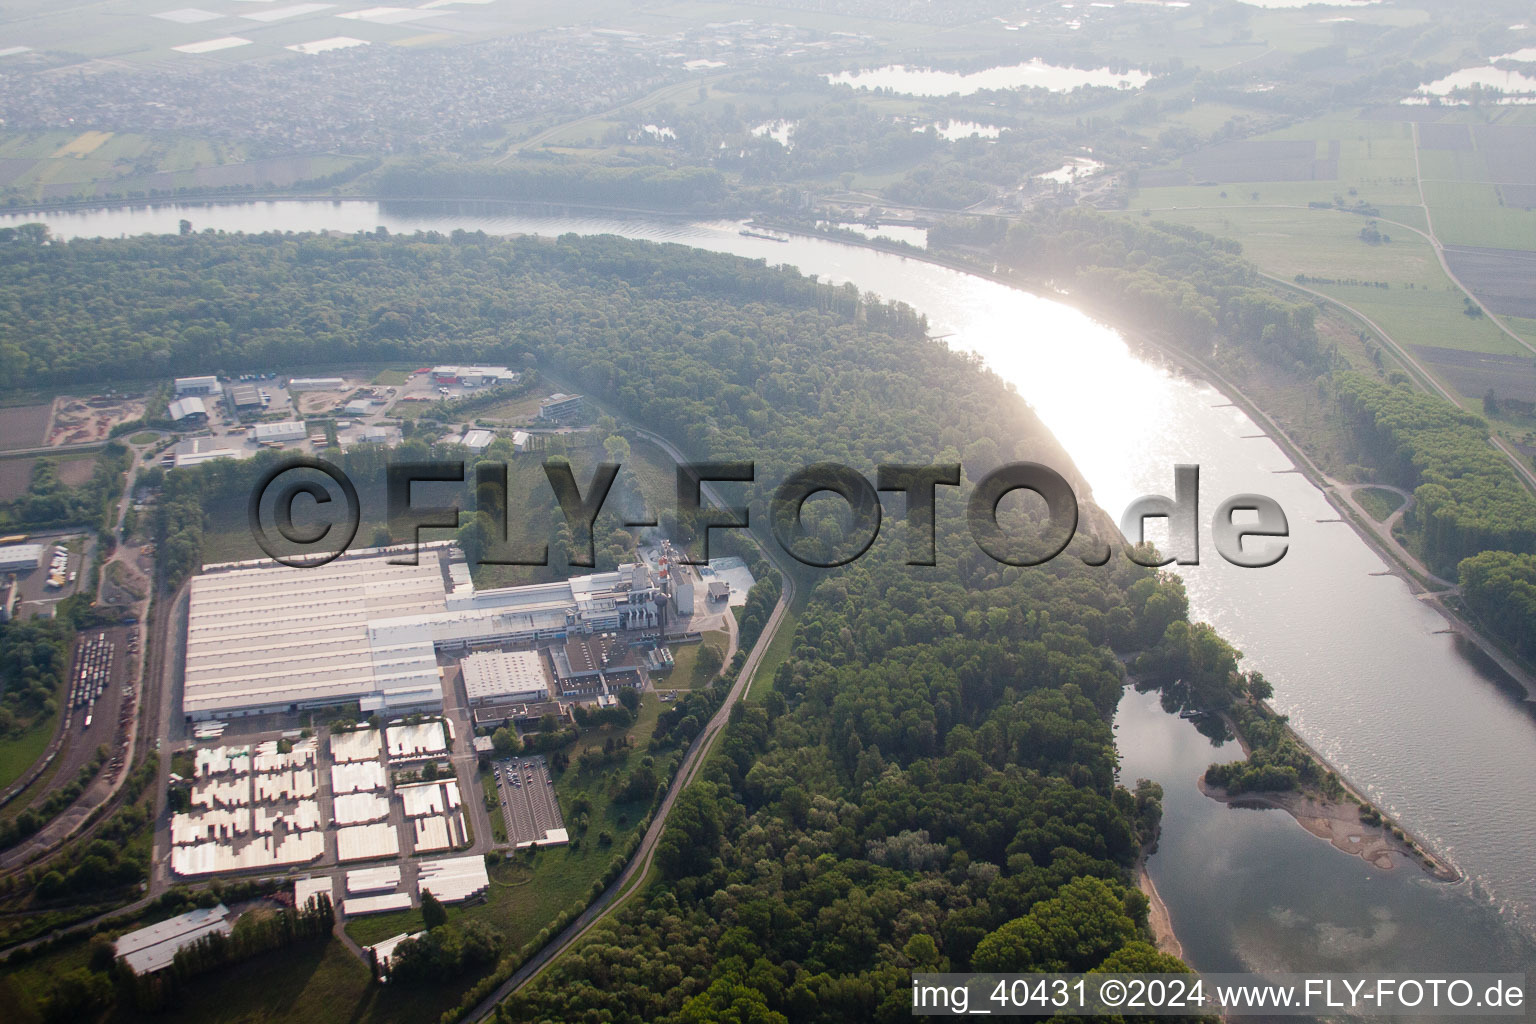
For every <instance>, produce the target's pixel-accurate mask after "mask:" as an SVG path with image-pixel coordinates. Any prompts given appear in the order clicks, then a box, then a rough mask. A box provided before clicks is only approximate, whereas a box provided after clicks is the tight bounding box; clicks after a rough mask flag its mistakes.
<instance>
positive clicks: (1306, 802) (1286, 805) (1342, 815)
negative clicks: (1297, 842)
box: [1196, 701, 1462, 882]
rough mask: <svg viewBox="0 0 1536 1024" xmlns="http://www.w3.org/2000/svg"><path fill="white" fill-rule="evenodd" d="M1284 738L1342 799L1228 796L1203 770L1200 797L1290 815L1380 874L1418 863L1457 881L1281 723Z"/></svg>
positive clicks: (1232, 725)
mask: <svg viewBox="0 0 1536 1024" xmlns="http://www.w3.org/2000/svg"><path fill="white" fill-rule="evenodd" d="M1256 707H1257V708H1258V709H1259V711H1260V712H1261V713H1263V714H1264V715H1265V716H1266V717H1268V718H1271V719H1275V720H1280V719H1281V716H1280V715H1278V714H1276V712H1275V710H1274V709H1273V708H1271V707H1270V706H1269V705H1268V704H1266V703H1264V702H1263V701H1259V702H1257V704H1256ZM1220 717H1221V720H1222V722H1223V723H1224V724H1225V725H1226V727H1227V729H1228V730H1229V731H1230V732H1231V733H1232V735H1233V736H1235V737H1236V738H1237V744H1238V746H1239V748H1241V750H1242V752H1243V757H1244V758H1249V757H1252V756H1253V747H1252V745H1251V744H1250V743H1249V742H1248V738H1247V737H1246V736H1244V735H1243V732H1242V730H1241V729H1240V728H1239V727H1238V724H1237V722H1236V721H1235V720H1234V719H1233V717H1232V716H1231V715H1230V714H1227V713H1225V712H1223V713H1222V714H1221V716H1220ZM1281 728H1282V729H1283V730H1284V733H1285V736H1286V737H1287V738H1288V739H1290V740H1291V741H1292V742H1293V743H1295V744H1296V745H1297V746H1298V747H1300V748H1301V749H1302V750H1303V751H1304V752H1305V753H1306V755H1307V756H1308V757H1309V758H1311V760H1312V761H1313V762H1314V763H1315V764H1316V765H1317V766H1318V767H1319V768H1321V769H1322V770H1323V771H1324V772H1325V773H1326V774H1327V775H1328V776H1330V777H1331V778H1332V779H1333V780H1336V781H1337V782H1338V785H1339V790H1340V792H1341V793H1342V794H1343V797H1342V799H1336V798H1334V797H1331V796H1329V795H1328V794H1327V793H1324V792H1321V791H1320V790H1318V789H1317V788H1316V787H1315V786H1309V787H1306V788H1302V789H1294V790H1283V791H1275V790H1263V791H1259V790H1255V791H1252V792H1247V793H1237V794H1233V793H1228V792H1227V791H1226V790H1225V789H1223V788H1222V787H1220V786H1216V785H1213V784H1211V783H1209V782H1207V781H1206V779H1205V774H1204V773H1203V772H1202V773H1201V775H1200V778H1199V779H1198V781H1197V782H1196V787H1197V788H1198V789H1199V790H1200V792H1201V793H1202V794H1204V795H1205V796H1206V797H1209V798H1210V799H1212V800H1215V801H1217V802H1218V803H1224V804H1227V805H1228V806H1230V807H1246V808H1254V809H1263V808H1273V809H1276V810H1281V811H1284V812H1286V813H1287V814H1289V815H1290V816H1291V817H1292V818H1293V819H1295V821H1296V823H1297V824H1298V825H1300V826H1301V827H1302V828H1304V829H1306V830H1307V831H1308V832H1310V833H1312V834H1313V835H1314V836H1317V837H1318V838H1319V839H1323V840H1325V841H1327V842H1328V843H1329V844H1330V845H1332V846H1333V847H1334V849H1336V850H1339V851H1341V852H1343V853H1348V854H1351V855H1353V856H1357V857H1359V858H1360V859H1361V860H1363V861H1365V862H1366V863H1368V864H1370V865H1372V866H1373V867H1376V868H1378V869H1380V870H1382V871H1391V870H1392V869H1394V868H1395V867H1396V866H1397V863H1398V860H1399V859H1401V860H1405V861H1408V862H1411V863H1414V864H1417V865H1418V866H1419V867H1420V868H1421V869H1422V870H1423V871H1424V873H1425V874H1427V875H1429V876H1430V877H1431V878H1433V879H1435V880H1436V881H1438V882H1459V881H1461V878H1462V874H1461V871H1460V869H1458V868H1457V867H1456V866H1455V865H1454V864H1452V863H1450V862H1449V861H1448V860H1447V859H1445V858H1444V857H1442V856H1440V855H1438V854H1436V853H1435V852H1434V851H1432V850H1431V849H1430V848H1429V847H1428V846H1427V845H1426V844H1425V842H1424V840H1423V839H1422V838H1421V837H1419V836H1416V835H1414V834H1413V833H1412V832H1410V831H1408V830H1407V829H1405V828H1403V827H1402V825H1401V824H1399V823H1398V822H1396V821H1394V820H1392V818H1390V817H1389V816H1388V815H1386V814H1385V813H1383V812H1382V810H1381V809H1380V808H1379V807H1377V806H1376V805H1375V804H1373V803H1372V802H1371V800H1370V798H1369V797H1367V796H1366V795H1365V794H1364V793H1362V792H1360V791H1359V790H1358V789H1356V788H1355V787H1354V786H1353V785H1351V784H1350V782H1349V780H1348V779H1346V778H1344V776H1343V774H1342V773H1340V772H1339V771H1338V770H1337V769H1336V768H1334V767H1333V765H1331V764H1329V763H1328V759H1327V758H1325V757H1324V756H1323V755H1322V754H1320V753H1319V752H1318V751H1317V749H1316V748H1315V747H1313V746H1312V745H1311V744H1310V743H1308V742H1307V741H1306V740H1304V739H1302V738H1301V737H1300V736H1299V735H1297V733H1296V730H1294V729H1292V728H1291V726H1290V723H1289V722H1284V721H1281Z"/></svg>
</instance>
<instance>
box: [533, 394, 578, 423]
mask: <svg viewBox="0 0 1536 1024" xmlns="http://www.w3.org/2000/svg"><path fill="white" fill-rule="evenodd" d="M584 404H585V401H584V399H583V398H582V396H580V395H567V394H565V393H563V392H556V393H555V394H553V395H550V396H549V397H548V398H546V399H544V401H542V402H540V403H539V419H541V420H559V419H564V418H566V417H567V416H574V415H576V414H577V413H579V412H581V409H582V406H583V405H584Z"/></svg>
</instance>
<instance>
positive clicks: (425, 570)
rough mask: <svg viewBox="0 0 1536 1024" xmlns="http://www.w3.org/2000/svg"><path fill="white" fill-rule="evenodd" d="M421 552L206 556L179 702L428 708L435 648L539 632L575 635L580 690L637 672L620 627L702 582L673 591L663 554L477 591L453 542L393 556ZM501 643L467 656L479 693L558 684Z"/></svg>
mask: <svg viewBox="0 0 1536 1024" xmlns="http://www.w3.org/2000/svg"><path fill="white" fill-rule="evenodd" d="M411 552H412V549H410V548H400V547H396V548H370V549H364V550H359V551H354V552H348V553H346V554H343V555H342V556H340V557H338V558H336V559H335V560H334V561H332V562H329V563H328V564H326V565H324V566H320V567H316V568H293V567H289V566H280V565H274V564H273V563H272V562H270V561H267V560H258V561H250V562H233V563H223V564H219V565H209V566H205V567H204V569H203V572H202V573H201V574H200V575H198V576H195V577H194V578H193V579H192V582H191V588H190V597H189V605H188V615H187V645H186V675H185V686H184V690H183V698H182V711H183V713H184V714H185V715H186V716H187V718H188V719H190V720H193V721H204V720H207V719H212V718H229V717H236V716H244V715H252V714H271V713H294V712H298V711H301V710H305V709H311V708H319V707H328V706H337V705H342V704H350V703H351V702H354V701H355V702H357V703H358V705H359V708H360V710H361V712H362V713H363V714H364V715H368V714H373V713H380V714H384V715H391V714H400V713H405V712H410V711H422V710H432V709H436V708H440V707H441V706H442V703H443V695H442V678H443V677H442V672H441V669H440V667H439V664H438V652H439V651H446V652H451V653H454V654H458V655H463V654H467V653H469V652H471V651H472V650H473V649H475V648H484V647H492V646H496V645H508V644H520V643H533V642H541V641H548V642H556V641H565V642H566V645H567V647H568V648H569V650H568V651H567V650H559V651H556V652H554V653H553V655H552V658H551V661H552V664H553V665H554V666H555V668H556V674H557V677H558V680H559V683H560V685H561V687H562V688H563V689H571V690H574V689H577V688H576V687H568V686H566V684H567V683H568V682H570V681H571V680H572V679H575V678H579V679H581V680H582V683H581V684H580V689H581V690H582V691H586V690H591V691H594V692H596V691H600V690H601V689H602V687H603V686H604V685H605V683H606V684H607V685H613V686H618V685H626V686H629V685H635V684H636V683H637V682H638V678H637V677H636V676H635V673H634V672H633V668H634V663H635V661H636V659H634V658H632V657H628V656H627V651H628V643H627V642H621V641H619V640H618V639H617V638H616V636H615V634H617V633H619V632H620V631H628V630H659V629H661V628H663V627H664V625H665V622H666V620H667V617H668V614H669V607H668V605H669V601H670V602H675V604H676V605H677V606H678V607H681V608H682V609H684V611H685V613H691V611H692V604H693V596H692V586H691V585H688V586H686V587H684V586H678V587H677V588H675V589H676V590H677V591H678V593H677V594H673V593H672V591H673V589H674V588H673V586H672V582H671V579H670V575H671V574H669V572H668V570H667V568H666V567H665V566H662V567H660V568H659V569H652V568H651V567H650V566H647V565H646V564H644V563H633V564H627V565H622V566H620V567H619V568H618V569H617V570H615V571H613V572H603V573H594V574H591V575H588V576H579V577H574V578H572V579H568V580H562V581H560V582H556V583H541V584H534V585H530V586H520V587H504V588H498V589H488V590H477V589H476V588H475V586H474V583H473V581H472V580H471V579H470V574H469V567H468V565H467V564H466V563H465V562H464V559H463V555H462V553H460V551H459V550H458V548H457V547H455V546H454V545H453V543H452V542H450V541H442V542H436V543H431V544H422V545H421V546H420V548H419V550H418V551H417V554H416V564H415V565H396V564H393V561H392V560H394V561H404V560H406V559H408V558H410V557H411ZM500 654H501V656H487V657H481V656H471V658H469V659H466V662H465V677H466V682H467V684H468V685H469V687H470V690H469V696H470V699H471V701H472V702H473V703H481V702H487V701H520V700H535V699H540V698H541V697H542V694H541V692H540V691H541V689H543V691H544V693H547V692H548V690H547V683H546V682H545V669H544V663H543V661H542V657H541V655H540V654H539V653H536V652H532V651H522V652H500ZM572 656H575V657H574V658H573V657H572ZM573 660H574V661H575V662H576V664H575V665H574V666H573V665H572V661H573ZM609 675H611V676H612V678H611V679H609V678H608V676H609Z"/></svg>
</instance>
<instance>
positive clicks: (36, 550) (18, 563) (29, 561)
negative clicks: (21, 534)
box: [0, 544, 48, 572]
mask: <svg viewBox="0 0 1536 1024" xmlns="http://www.w3.org/2000/svg"><path fill="white" fill-rule="evenodd" d="M47 551H48V546H47V545H46V544H7V545H5V546H4V547H0V572H31V571H32V570H33V569H36V568H37V567H38V566H40V565H42V564H43V556H44V555H45V554H46V553H47Z"/></svg>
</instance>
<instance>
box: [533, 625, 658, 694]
mask: <svg viewBox="0 0 1536 1024" xmlns="http://www.w3.org/2000/svg"><path fill="white" fill-rule="evenodd" d="M550 658H551V660H553V661H554V663H555V679H556V681H557V682H558V683H559V685H560V695H561V696H572V695H576V694H588V693H597V692H599V691H601V690H602V689H603V682H604V679H605V677H608V676H610V675H613V676H617V675H618V674H619V673H621V672H631V673H634V672H635V670H636V668H637V666H638V665H639V664H640V656H639V655H638V654H637V653H636V652H635V650H634V648H632V647H630V646H629V642H628V641H627V640H625V639H624V638H623V637H621V636H619V635H618V634H617V633H603V634H600V635H598V636H577V637H572V638H571V639H569V640H567V641H566V642H565V644H564V645H563V646H561V647H555V648H553V649H551V650H550ZM637 678H638V675H637ZM625 682H626V684H629V680H627V679H626V680H625Z"/></svg>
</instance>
